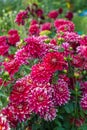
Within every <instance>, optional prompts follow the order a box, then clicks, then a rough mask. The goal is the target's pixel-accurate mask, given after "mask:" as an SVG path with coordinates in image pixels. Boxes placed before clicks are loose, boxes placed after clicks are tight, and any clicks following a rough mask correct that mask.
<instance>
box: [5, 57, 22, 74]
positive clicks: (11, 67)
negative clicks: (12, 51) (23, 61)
mask: <svg viewBox="0 0 87 130" xmlns="http://www.w3.org/2000/svg"><path fill="white" fill-rule="evenodd" d="M3 65H4V67H5V70H6V71H7V72H8V73H9V75H10V76H13V75H14V74H15V73H16V72H18V70H19V67H20V62H19V61H17V60H15V59H13V60H11V61H9V62H4V63H3Z"/></svg>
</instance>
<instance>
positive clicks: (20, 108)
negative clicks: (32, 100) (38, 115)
mask: <svg viewBox="0 0 87 130" xmlns="http://www.w3.org/2000/svg"><path fill="white" fill-rule="evenodd" d="M8 107H9V108H10V110H11V112H12V114H13V116H14V118H15V121H18V122H22V121H25V120H26V119H27V118H30V114H31V110H30V107H29V103H28V101H22V102H20V103H19V102H16V103H10V104H9V105H8Z"/></svg>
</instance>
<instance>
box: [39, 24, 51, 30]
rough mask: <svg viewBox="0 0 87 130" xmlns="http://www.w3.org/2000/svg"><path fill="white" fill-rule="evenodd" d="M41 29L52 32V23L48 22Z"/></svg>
mask: <svg viewBox="0 0 87 130" xmlns="http://www.w3.org/2000/svg"><path fill="white" fill-rule="evenodd" d="M41 29H42V30H51V23H50V22H47V23H44V24H42V26H41Z"/></svg>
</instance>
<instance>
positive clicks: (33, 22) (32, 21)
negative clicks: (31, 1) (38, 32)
mask: <svg viewBox="0 0 87 130" xmlns="http://www.w3.org/2000/svg"><path fill="white" fill-rule="evenodd" d="M34 24H38V21H37V20H34V19H33V20H31V22H30V25H34Z"/></svg>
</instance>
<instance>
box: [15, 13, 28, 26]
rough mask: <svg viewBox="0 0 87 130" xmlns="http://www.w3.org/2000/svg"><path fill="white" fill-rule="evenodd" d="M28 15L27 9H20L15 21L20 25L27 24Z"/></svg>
mask: <svg viewBox="0 0 87 130" xmlns="http://www.w3.org/2000/svg"><path fill="white" fill-rule="evenodd" d="M27 17H28V12H27V11H20V12H19V13H18V14H17V16H16V19H15V22H16V23H17V24H18V25H24V24H25V19H26V18H27Z"/></svg>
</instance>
